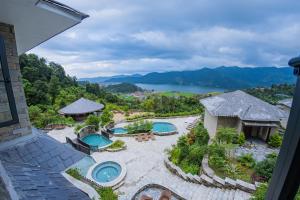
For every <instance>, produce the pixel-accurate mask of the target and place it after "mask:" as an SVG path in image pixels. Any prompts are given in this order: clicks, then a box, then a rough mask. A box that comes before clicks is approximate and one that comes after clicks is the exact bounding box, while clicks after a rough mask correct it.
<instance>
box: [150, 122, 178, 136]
mask: <svg viewBox="0 0 300 200" xmlns="http://www.w3.org/2000/svg"><path fill="white" fill-rule="evenodd" d="M176 130H177V129H176V126H175V125H174V124H171V123H168V122H154V123H153V128H152V132H153V133H158V134H164V133H172V132H175V131H176Z"/></svg>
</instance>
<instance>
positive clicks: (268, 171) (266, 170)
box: [255, 154, 277, 181]
mask: <svg viewBox="0 0 300 200" xmlns="http://www.w3.org/2000/svg"><path fill="white" fill-rule="evenodd" d="M276 160H277V155H276V154H269V155H267V157H266V159H264V160H263V161H260V162H258V163H257V164H256V167H255V173H256V175H258V176H260V177H261V178H262V179H264V180H265V181H268V180H270V178H271V176H272V173H273V169H274V167H275V164H276Z"/></svg>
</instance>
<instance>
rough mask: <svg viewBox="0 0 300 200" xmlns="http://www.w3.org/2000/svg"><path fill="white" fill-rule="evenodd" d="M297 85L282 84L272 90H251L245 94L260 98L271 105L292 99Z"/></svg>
mask: <svg viewBox="0 0 300 200" xmlns="http://www.w3.org/2000/svg"><path fill="white" fill-rule="evenodd" d="M294 89H295V85H288V84H280V85H272V86H271V87H270V88H251V89H246V90H245V92H247V93H248V94H251V95H253V96H255V97H257V98H260V99H262V100H264V101H266V102H269V103H270V104H276V103H277V102H278V101H280V100H283V99H286V98H292V97H293V95H294Z"/></svg>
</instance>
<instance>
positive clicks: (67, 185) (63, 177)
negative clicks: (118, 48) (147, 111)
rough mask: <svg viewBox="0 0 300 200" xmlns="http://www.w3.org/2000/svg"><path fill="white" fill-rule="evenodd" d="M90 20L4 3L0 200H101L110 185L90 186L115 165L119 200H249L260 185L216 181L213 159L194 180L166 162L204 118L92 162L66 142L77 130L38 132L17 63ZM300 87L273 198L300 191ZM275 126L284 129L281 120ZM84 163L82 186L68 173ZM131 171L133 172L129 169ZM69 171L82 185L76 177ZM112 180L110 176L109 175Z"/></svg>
mask: <svg viewBox="0 0 300 200" xmlns="http://www.w3.org/2000/svg"><path fill="white" fill-rule="evenodd" d="M12 13H13V14H12ZM86 17H88V16H87V15H85V14H83V13H81V12H79V11H76V10H74V9H72V8H70V7H68V6H66V5H63V4H60V3H58V2H56V1H52V0H40V1H38V2H36V1H33V0H27V1H21V0H2V1H1V7H0V61H1V63H0V91H1V97H0V102H1V105H0V142H1V143H0V155H1V156H0V175H1V179H0V187H1V190H0V191H3V192H1V193H0V195H1V197H2V196H4V195H5V196H6V197H8V198H9V199H33V198H36V199H47V198H49V197H52V198H54V199H81V200H82V199H91V198H97V199H99V194H98V193H97V192H96V190H98V189H103V188H102V187H103V186H107V185H101V184H102V183H101V181H102V180H100V181H98V182H97V181H95V180H91V179H94V178H93V169H94V167H92V166H95V169H99V171H101V168H100V166H99V168H97V166H98V165H99V164H101V163H102V164H103V163H105V162H107V161H111V162H113V165H114V167H113V168H114V169H116V168H117V169H119V167H120V168H121V170H117V171H118V173H117V175H115V176H120V177H121V178H120V180H118V183H115V184H112V185H109V187H111V186H112V187H113V189H115V190H116V192H117V193H118V195H119V199H124V200H125V199H126V200H127V199H131V198H132V197H135V198H138V196H139V195H142V194H147V195H149V194H153V195H155V197H157V194H156V193H157V189H158V190H159V192H161V191H162V190H170V191H171V193H172V195H173V196H174V197H175V198H177V199H181V198H184V199H191V200H193V199H195V200H198V199H226V198H228V199H249V198H250V196H251V192H253V191H254V190H255V189H256V186H257V185H250V186H249V184H247V183H245V182H243V181H241V180H232V179H226V178H225V180H223V179H222V178H220V177H218V176H215V174H214V172H213V171H211V170H212V169H210V168H209V163H208V162H209V161H208V159H207V157H205V158H204V159H203V160H202V162H201V164H202V165H201V166H202V168H203V169H202V170H201V174H200V172H199V171H197V173H196V174H190V173H186V172H184V171H183V170H182V169H181V168H179V167H178V166H176V165H175V164H174V163H172V162H170V160H168V159H169V158H167V156H166V155H167V152H166V149H170V148H171V147H172V145H175V144H176V142H177V141H178V139H179V137H181V136H183V135H186V134H187V133H188V132H189V128H190V127H191V126H192V123H193V122H194V121H195V119H197V118H198V117H195V116H194V117H177V118H175V117H174V118H167V119H153V121H159V122H169V123H172V124H174V125H175V126H176V128H177V132H178V134H174V135H168V136H165V137H162V136H159V135H158V136H157V137H156V139H155V140H149V141H147V142H139V141H137V140H135V139H134V138H133V137H124V138H122V140H123V141H124V142H125V144H126V146H127V149H121V151H118V152H114V151H112V152H110V151H103V152H98V151H92V152H91V157H87V155H85V154H83V153H82V152H79V151H77V150H75V149H74V148H72V147H71V146H70V145H68V144H66V137H69V138H71V139H76V138H77V136H76V135H75V134H74V132H75V131H74V128H73V127H65V128H64V127H61V126H59V127H58V128H59V129H60V130H52V131H49V132H48V135H46V134H44V133H43V132H41V131H40V130H37V129H35V128H32V126H31V124H30V120H29V116H28V109H27V105H26V101H25V95H24V90H23V87H22V82H21V79H22V78H21V72H20V66H19V62H18V56H19V55H20V54H22V53H24V52H26V51H28V50H30V49H32V48H33V47H35V46H37V45H39V44H40V43H42V42H44V41H46V40H48V39H50V38H51V37H53V36H55V35H56V34H59V33H60V32H62V31H65V30H67V29H69V28H71V27H73V26H74V25H76V24H78V23H80V22H81V21H82V20H83V19H84V18H86ZM299 60H300V59H299V58H295V59H292V60H291V62H290V63H289V64H290V65H291V66H294V67H295V75H297V76H300V73H299V72H300V70H299V68H300V64H299V63H300V62H299ZM299 88H300V81H299V80H298V83H297V89H296V91H295V96H294V102H293V104H292V108H291V113H290V119H289V122H288V124H287V131H286V133H285V136H284V140H283V145H282V148H281V151H280V153H279V158H278V162H277V165H276V167H275V170H274V174H273V177H272V178H271V181H270V187H269V189H268V193H267V199H272V200H273V199H275V200H276V199H292V198H294V196H295V194H296V192H297V191H298V186H299V181H300V179H299V178H298V177H299V176H300V175H299V173H300V171H299V167H300V166H299V165H300V162H299V159H300V157H299V156H297V155H298V154H299V153H300V152H299V149H300V148H299V141H300V139H299V138H300V135H299V134H295V133H298V132H299V130H300V123H299V120H300V117H299V113H300V106H299V102H300V99H299V98H300V92H299ZM3 94H4V95H3ZM98 106H99V105H98ZM100 107H101V108H100ZM100 107H98V108H97V109H96V110H95V109H92V110H89V112H84V111H80V112H77V113H72V112H71V113H70V112H69V113H68V114H76V115H77V114H78V113H80V114H82V113H90V112H94V111H99V110H101V109H102V108H103V107H102V106H100ZM272 122H273V121H272ZM277 122H278V123H279V121H278V120H276V123H277ZM248 125H255V124H253V123H252V124H248ZM264 125H266V124H264ZM267 125H268V124H267ZM62 128H64V129H62ZM49 136H50V137H49ZM53 138H54V139H53ZM112 140H113V141H115V140H116V138H115V137H113V138H112ZM193 140H194V139H193V138H191V141H189V142H191V143H193V142H195V141H193ZM185 145H187V144H185ZM87 158H93V159H87ZM87 160H89V161H87ZM79 163H81V164H80V165H81V168H82V169H84V170H83V172H81V173H82V174H79V179H81V178H82V180H81V181H78V180H77V179H74V178H73V177H71V176H69V175H68V173H66V172H67V171H68V170H71V169H72V167H73V166H78V165H79ZM197 164H199V165H200V163H197ZM109 167H111V166H109ZM125 168H126V169H127V170H124V169H125ZM114 169H113V170H114ZM96 171H97V170H96ZM122 171H123V172H122ZM125 171H126V173H125ZM71 172H72V173H73V176H75V177H76V176H77V178H78V174H76V171H75V172H74V171H71ZM106 172H107V171H105V173H104V174H106ZM119 172H120V173H119ZM99 173H100V172H99ZM108 173H110V171H108ZM96 174H97V172H96ZM121 174H122V176H121ZM96 177H97V175H96ZM101 178H103V177H100V179H101ZM106 178H111V177H108V176H107V174H106ZM110 181H113V180H110ZM95 185H96V187H95ZM158 185H160V186H158ZM95 189H96V190H95ZM154 193H155V194H154ZM2 194H3V195H2Z"/></svg>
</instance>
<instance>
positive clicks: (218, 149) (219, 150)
mask: <svg viewBox="0 0 300 200" xmlns="http://www.w3.org/2000/svg"><path fill="white" fill-rule="evenodd" d="M208 152H209V155H210V156H218V157H222V158H225V147H223V146H221V145H219V144H217V143H212V144H211V145H209V147H208Z"/></svg>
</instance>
